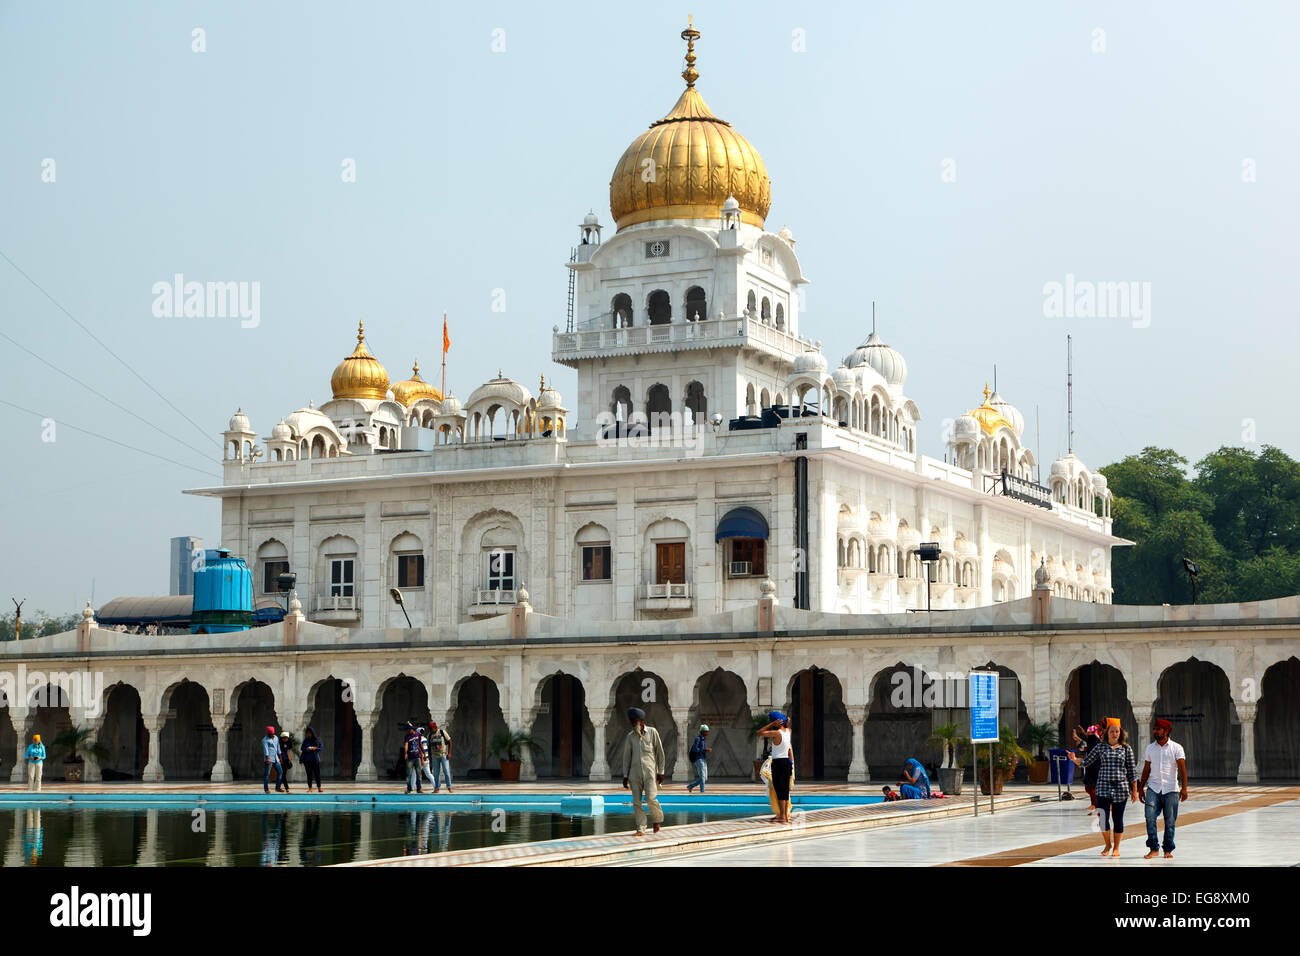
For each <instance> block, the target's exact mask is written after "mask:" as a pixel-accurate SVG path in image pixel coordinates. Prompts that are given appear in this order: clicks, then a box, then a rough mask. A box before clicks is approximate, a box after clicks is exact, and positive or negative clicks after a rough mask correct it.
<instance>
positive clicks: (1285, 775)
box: [1187, 657, 1300, 780]
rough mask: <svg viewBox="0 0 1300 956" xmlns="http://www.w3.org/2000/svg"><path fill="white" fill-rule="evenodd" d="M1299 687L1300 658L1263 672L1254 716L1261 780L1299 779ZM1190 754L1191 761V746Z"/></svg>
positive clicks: (1256, 758) (1280, 663)
mask: <svg viewBox="0 0 1300 956" xmlns="http://www.w3.org/2000/svg"><path fill="white" fill-rule="evenodd" d="M1298 687H1300V660H1297V659H1296V658H1294V657H1292V658H1291V659H1290V660H1285V661H1279V662H1278V663H1276V664H1274V665H1273V666H1272V667H1270V668H1269V669H1268V670H1266V671H1264V679H1263V680H1262V681H1261V682H1260V698H1259V710H1258V711H1257V712H1256V715H1255V762H1256V765H1257V766H1258V768H1259V779H1260V780H1297V779H1300V694H1297V693H1296V688H1298ZM1187 756H1188V761H1189V762H1190V761H1191V751H1190V749H1189V750H1188V755H1187ZM1189 770H1190V767H1189Z"/></svg>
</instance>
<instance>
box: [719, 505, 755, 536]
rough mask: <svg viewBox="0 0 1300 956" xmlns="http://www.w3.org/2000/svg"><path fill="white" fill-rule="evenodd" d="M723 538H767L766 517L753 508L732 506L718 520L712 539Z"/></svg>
mask: <svg viewBox="0 0 1300 956" xmlns="http://www.w3.org/2000/svg"><path fill="white" fill-rule="evenodd" d="M723 538H764V539H766V538H767V519H766V518H764V517H763V516H762V515H761V514H759V513H758V512H757V511H755V510H754V509H753V508H732V509H731V510H730V511H728V512H727V514H726V516H725V517H723V519H722V520H721V521H719V522H718V533H717V534H716V535H715V536H714V538H713V540H714V541H721V540H722V539H723Z"/></svg>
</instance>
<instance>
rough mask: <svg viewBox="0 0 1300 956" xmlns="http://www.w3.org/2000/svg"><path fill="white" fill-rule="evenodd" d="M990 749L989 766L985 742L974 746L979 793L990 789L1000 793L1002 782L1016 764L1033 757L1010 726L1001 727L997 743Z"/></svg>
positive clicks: (1008, 777)
mask: <svg viewBox="0 0 1300 956" xmlns="http://www.w3.org/2000/svg"><path fill="white" fill-rule="evenodd" d="M992 750H993V756H992V765H991V766H990V763H989V747H988V746H987V745H985V744H979V745H978V746H975V768H976V774H975V776H976V779H977V780H978V781H979V785H980V793H985V794H987V793H988V792H989V791H990V790H992V792H993V793H995V794H998V793H1001V792H1002V784H1003V783H1005V782H1006V781H1007V780H1009V779H1010V778H1011V775H1012V774H1013V773H1015V772H1016V766H1017V765H1018V764H1019V763H1020V762H1021V761H1029V760H1031V759H1033V755H1032V754H1031V753H1030V752H1029V751H1028V750H1026V749H1025V748H1024V747H1022V746H1020V741H1018V740H1016V735H1015V734H1014V733H1012V732H1011V728H1010V727H1003V728H1002V730H1001V732H1000V733H999V734H998V741H997V743H995V744H993V745H992Z"/></svg>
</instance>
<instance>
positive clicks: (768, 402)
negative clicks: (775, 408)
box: [758, 389, 772, 408]
mask: <svg viewBox="0 0 1300 956" xmlns="http://www.w3.org/2000/svg"><path fill="white" fill-rule="evenodd" d="M758 407H759V408H771V407H772V393H771V392H769V391H768V390H767V389H763V390H762V391H761V392H759V393H758Z"/></svg>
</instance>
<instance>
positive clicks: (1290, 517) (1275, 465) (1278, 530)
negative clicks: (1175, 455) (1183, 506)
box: [1195, 445, 1300, 593]
mask: <svg viewBox="0 0 1300 956" xmlns="http://www.w3.org/2000/svg"><path fill="white" fill-rule="evenodd" d="M1196 471H1197V476H1196V480H1195V485H1196V487H1197V489H1198V490H1200V491H1201V492H1203V493H1204V494H1205V495H1206V496H1207V497H1208V498H1209V499H1210V500H1211V501H1212V503H1213V504H1212V507H1211V510H1210V514H1209V520H1210V523H1211V525H1212V526H1213V527H1214V533H1215V535H1216V536H1217V537H1218V539H1219V542H1220V543H1221V544H1222V545H1223V547H1224V548H1225V549H1226V550H1227V552H1228V553H1229V554H1230V555H1232V557H1233V558H1235V559H1237V560H1239V561H1245V560H1248V559H1250V558H1252V557H1260V556H1262V555H1264V554H1265V553H1266V552H1268V551H1270V550H1272V549H1274V548H1282V549H1284V550H1286V551H1289V552H1295V551H1296V550H1297V549H1298V548H1300V463H1297V462H1296V461H1294V460H1293V459H1292V458H1290V457H1289V456H1288V455H1287V454H1286V453H1285V452H1283V451H1281V450H1280V449H1278V448H1274V447H1273V446H1272V445H1265V446H1264V447H1263V448H1262V449H1261V450H1260V451H1259V453H1258V454H1257V453H1256V452H1254V451H1251V450H1250V449H1247V448H1230V447H1226V446H1225V447H1223V448H1220V449H1219V450H1218V451H1214V452H1211V453H1210V454H1208V455H1206V456H1205V457H1204V458H1202V459H1201V460H1200V461H1199V462H1197V463H1196ZM1292 593H1294V592H1292Z"/></svg>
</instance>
